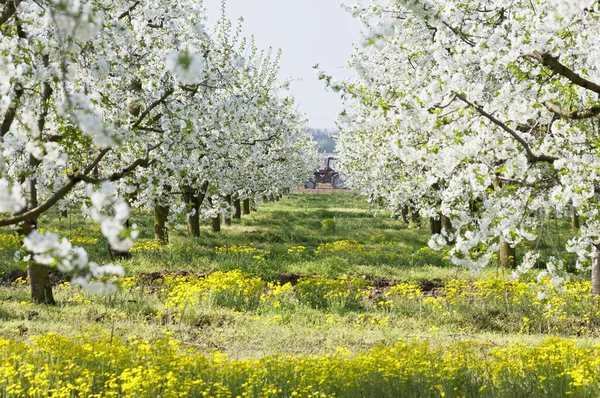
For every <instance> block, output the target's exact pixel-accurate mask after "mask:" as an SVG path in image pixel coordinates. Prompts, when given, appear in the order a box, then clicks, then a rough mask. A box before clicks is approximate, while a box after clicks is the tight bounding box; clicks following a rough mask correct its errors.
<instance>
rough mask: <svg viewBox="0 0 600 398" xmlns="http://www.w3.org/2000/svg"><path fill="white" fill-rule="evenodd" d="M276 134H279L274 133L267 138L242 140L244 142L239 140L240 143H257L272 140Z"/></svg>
mask: <svg viewBox="0 0 600 398" xmlns="http://www.w3.org/2000/svg"><path fill="white" fill-rule="evenodd" d="M276 136H277V134H273V135H271V136H269V137H267V138H258V139H255V140H252V141H242V142H238V144H240V145H256V143H257V142H267V141H271V140H272V139H273V138H275V137H276Z"/></svg>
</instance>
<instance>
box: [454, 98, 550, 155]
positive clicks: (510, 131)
mask: <svg viewBox="0 0 600 398" xmlns="http://www.w3.org/2000/svg"><path fill="white" fill-rule="evenodd" d="M454 95H455V96H456V98H458V99H460V100H461V101H462V102H464V103H465V104H467V105H469V106H470V107H472V108H473V109H475V110H476V111H477V112H479V113H480V114H481V115H482V116H484V117H485V118H487V119H488V120H490V121H491V122H492V123H494V124H495V125H496V126H498V127H500V128H501V129H502V130H504V131H506V132H507V133H508V134H510V135H511V136H512V137H513V138H514V139H515V140H517V141H518V142H519V144H521V146H522V147H523V149H525V153H526V154H527V160H528V161H529V162H531V163H539V162H548V163H553V162H554V161H555V160H556V158H554V157H552V156H547V155H535V154H534V153H533V151H532V150H531V148H530V147H529V144H528V143H527V141H525V140H524V139H523V137H521V136H520V135H519V134H517V132H516V131H514V130H513V129H511V128H510V127H508V126H507V125H506V124H505V123H503V122H502V121H500V120H498V119H496V118H495V117H494V116H493V115H492V114H490V113H488V112H486V111H485V110H484V109H483V108H482V107H480V106H479V105H477V104H475V103H473V102H471V101H469V100H468V99H467V97H465V96H464V95H461V94H459V93H454Z"/></svg>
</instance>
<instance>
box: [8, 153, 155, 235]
mask: <svg viewBox="0 0 600 398" xmlns="http://www.w3.org/2000/svg"><path fill="white" fill-rule="evenodd" d="M109 150H110V149H103V150H102V151H100V153H99V154H98V155H97V156H96V158H95V159H94V160H93V161H92V163H90V164H89V165H88V166H87V167H86V168H85V169H84V171H83V172H78V173H74V174H70V175H69V176H68V179H69V182H67V183H66V184H65V185H64V186H63V187H62V188H61V189H59V190H58V191H56V192H55V193H54V195H52V196H51V197H50V198H48V199H47V200H46V201H45V202H44V203H42V204H41V205H39V206H37V207H35V208H33V209H31V210H28V211H26V212H24V213H21V214H18V215H16V216H14V217H9V218H4V219H0V226H7V225H16V224H19V223H22V222H24V221H27V220H32V219H37V218H38V217H39V216H41V215H42V214H44V213H45V212H46V211H48V210H50V209H51V208H52V207H53V206H54V205H55V204H56V203H58V201H59V200H61V199H62V198H64V197H65V196H67V195H68V194H69V192H71V190H72V189H73V188H74V187H75V185H77V183H79V182H81V181H84V182H90V183H93V184H98V183H101V182H102V181H106V180H110V181H117V180H119V179H121V178H123V177H125V176H127V175H128V174H130V173H132V172H133V171H134V170H135V169H136V168H138V167H148V166H150V165H151V164H152V163H153V162H154V161H149V160H148V157H146V158H145V159H137V160H136V161H134V162H133V163H132V164H131V165H129V166H128V167H126V168H124V169H123V170H122V171H121V172H118V173H113V174H112V175H111V176H110V177H108V178H102V179H100V178H92V177H88V174H89V173H91V172H92V170H93V169H94V168H95V167H96V166H97V165H98V163H99V162H100V161H101V160H102V158H103V157H104V156H105V155H106V154H107V153H108V151H109Z"/></svg>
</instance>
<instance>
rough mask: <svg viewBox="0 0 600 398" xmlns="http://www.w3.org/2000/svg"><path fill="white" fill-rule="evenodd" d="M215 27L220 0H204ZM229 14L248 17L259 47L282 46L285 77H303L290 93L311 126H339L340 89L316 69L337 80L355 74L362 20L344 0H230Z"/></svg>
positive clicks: (246, 30) (248, 31)
mask: <svg viewBox="0 0 600 398" xmlns="http://www.w3.org/2000/svg"><path fill="white" fill-rule="evenodd" d="M204 4H205V5H206V7H207V9H208V16H209V22H210V24H211V26H212V24H213V23H214V21H215V20H216V19H217V18H218V17H219V16H220V14H221V1H220V0H204ZM227 15H228V17H229V19H231V20H233V21H237V19H238V18H239V17H240V16H242V17H244V24H243V27H244V34H245V35H247V36H249V35H251V34H254V36H255V38H256V45H257V46H258V47H259V49H265V50H266V49H268V47H269V46H272V47H273V48H274V50H276V49H278V48H281V50H282V51H283V55H282V57H281V62H280V66H281V72H280V78H293V79H302V80H300V81H296V82H294V83H292V85H291V87H290V93H291V94H292V95H293V96H294V97H295V98H296V103H297V104H298V106H299V110H300V111H301V112H303V113H305V114H306V116H307V118H308V119H309V125H310V126H311V127H320V128H324V127H326V128H333V127H335V125H334V120H335V119H336V118H337V115H338V114H339V113H340V112H341V110H342V105H341V99H340V97H339V94H336V93H333V92H331V91H327V90H326V88H325V84H324V82H322V81H319V80H317V77H316V75H315V73H314V70H313V69H312V66H313V65H314V64H317V63H318V64H319V65H320V67H321V69H322V70H324V71H326V72H327V73H328V74H330V75H332V76H333V77H334V78H335V79H342V78H346V77H348V76H351V75H352V72H351V71H349V70H348V69H346V62H347V60H348V59H349V58H350V55H351V54H352V43H356V42H358V41H359V37H360V35H359V32H360V24H359V23H358V22H357V21H356V20H354V19H353V18H352V17H351V16H350V15H349V14H348V13H347V12H346V11H344V10H343V9H341V8H340V7H339V2H338V0H228V1H227Z"/></svg>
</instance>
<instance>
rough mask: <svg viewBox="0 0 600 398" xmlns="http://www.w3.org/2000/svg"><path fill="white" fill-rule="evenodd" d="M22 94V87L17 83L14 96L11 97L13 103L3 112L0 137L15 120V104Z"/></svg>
mask: <svg viewBox="0 0 600 398" xmlns="http://www.w3.org/2000/svg"><path fill="white" fill-rule="evenodd" d="M22 95H23V87H22V86H21V85H20V84H17V85H16V87H15V98H14V99H13V105H12V106H11V107H10V108H8V109H7V110H6V113H4V119H3V120H2V124H1V125H0V138H2V137H4V136H5V135H6V133H8V131H9V130H10V126H11V125H12V123H13V121H14V120H15V116H16V115H17V106H16V103H18V102H19V100H20V99H21V96H22Z"/></svg>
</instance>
